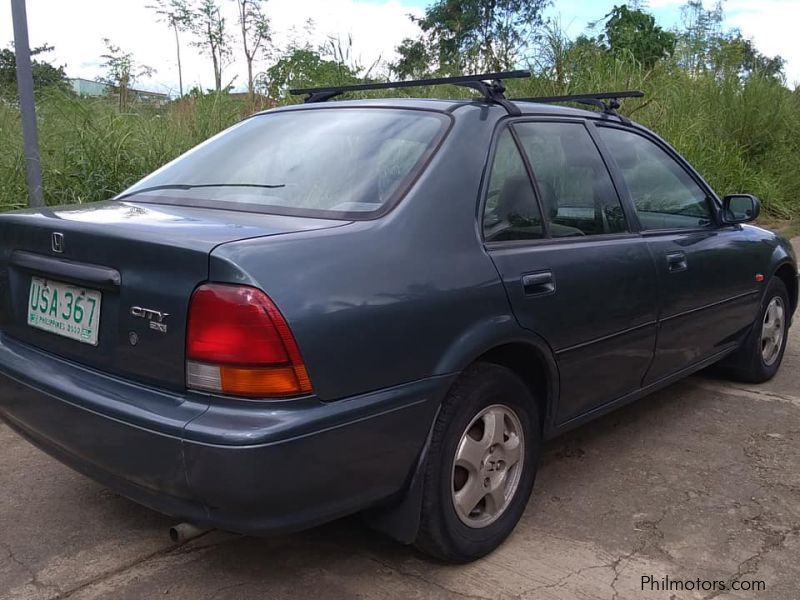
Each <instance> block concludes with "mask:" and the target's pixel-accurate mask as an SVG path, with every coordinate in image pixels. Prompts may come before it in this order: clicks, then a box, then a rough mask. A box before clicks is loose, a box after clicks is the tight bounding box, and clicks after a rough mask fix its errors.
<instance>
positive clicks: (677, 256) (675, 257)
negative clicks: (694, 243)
mask: <svg viewBox="0 0 800 600" xmlns="http://www.w3.org/2000/svg"><path fill="white" fill-rule="evenodd" d="M688 268H689V263H688V262H687V261H686V255H685V254H684V253H683V252H672V253H671V254H667V270H669V272H670V273H679V272H681V271H685V270H686V269H688Z"/></svg>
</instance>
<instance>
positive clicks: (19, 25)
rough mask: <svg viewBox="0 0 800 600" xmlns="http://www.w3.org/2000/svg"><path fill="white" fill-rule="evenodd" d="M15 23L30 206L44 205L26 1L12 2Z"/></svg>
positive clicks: (15, 0) (18, 79)
mask: <svg viewBox="0 0 800 600" xmlns="http://www.w3.org/2000/svg"><path fill="white" fill-rule="evenodd" d="M11 18H12V20H13V21H14V53H15V54H16V56H17V92H18V94H19V110H20V113H21V114H22V141H23V146H24V149H25V174H26V179H27V183H28V206H44V196H43V194H42V164H41V163H40V162H39V142H38V135H37V133H36V103H35V101H34V98H33V71H32V70H31V46H30V43H29V41H28V16H27V14H26V11H25V0H11Z"/></svg>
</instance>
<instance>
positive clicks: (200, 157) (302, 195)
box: [118, 108, 449, 219]
mask: <svg viewBox="0 0 800 600" xmlns="http://www.w3.org/2000/svg"><path fill="white" fill-rule="evenodd" d="M448 123H449V120H448V118H447V117H446V116H445V115H441V114H438V113H433V112H424V111H419V110H403V109H349V108H330V109H313V110H296V111H285V112H276V113H267V114H264V115H259V116H255V117H252V118H250V119H246V120H245V121H242V122H241V123H239V124H237V125H235V126H233V127H231V128H230V129H228V130H226V131H224V132H222V133H221V134H219V135H217V136H216V137H213V138H211V139H210V140H208V141H207V142H205V143H203V144H201V145H199V146H197V147H196V148H194V149H192V150H190V151H189V152H187V153H186V154H184V155H182V156H180V157H179V158H177V159H176V160H174V161H173V162H171V163H169V164H168V165H166V166H164V167H162V168H161V169H159V170H158V171H156V172H155V173H153V174H152V175H149V176H148V177H145V178H144V179H142V180H141V181H140V182H139V183H137V184H135V185H134V186H132V187H130V188H129V189H127V190H125V192H123V193H122V194H121V195H120V196H118V198H128V197H130V196H133V197H134V198H133V199H135V200H137V201H141V202H155V203H165V204H180V205H190V206H205V207H210V208H225V209H233V210H246V211H256V212H268V213H274V214H286V215H300V216H312V217H313V216H318V217H323V218H342V219H368V218H372V217H374V216H375V215H376V213H383V212H385V211H386V210H388V209H389V208H390V207H391V206H392V205H393V204H394V203H395V202H397V201H398V200H399V198H400V197H401V196H402V195H403V193H404V192H405V191H406V189H407V188H408V186H409V184H410V183H411V181H412V180H413V178H414V176H415V175H416V174H417V172H418V171H419V170H420V169H421V168H422V167H423V166H424V164H425V162H426V161H427V159H428V158H429V157H430V155H431V153H432V152H433V150H434V149H435V147H436V146H437V144H438V142H439V141H440V140H441V138H442V136H443V135H444V133H445V131H446V128H447V125H448Z"/></svg>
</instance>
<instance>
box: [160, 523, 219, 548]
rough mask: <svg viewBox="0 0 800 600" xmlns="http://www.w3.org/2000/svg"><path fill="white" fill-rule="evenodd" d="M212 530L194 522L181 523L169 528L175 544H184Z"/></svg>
mask: <svg viewBox="0 0 800 600" xmlns="http://www.w3.org/2000/svg"><path fill="white" fill-rule="evenodd" d="M209 531H211V528H210V527H200V526H199V525H194V524H193V523H179V524H178V525H173V526H172V527H170V528H169V539H170V540H172V541H173V543H175V544H184V543H186V542H188V541H189V540H193V539H194V538H197V537H200V536H201V535H203V534H204V533H207V532H209Z"/></svg>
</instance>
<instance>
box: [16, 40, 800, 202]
mask: <svg viewBox="0 0 800 600" xmlns="http://www.w3.org/2000/svg"><path fill="white" fill-rule="evenodd" d="M559 52H560V49H559V48H555V49H554V52H553V54H554V57H552V58H551V64H555V65H557V66H558V69H555V68H552V69H551V70H550V71H549V72H548V73H547V74H542V75H538V76H536V77H533V78H531V79H526V80H515V81H511V82H509V93H508V95H509V96H511V97H515V96H516V97H523V96H535V95H552V94H564V93H577V92H590V91H601V90H621V89H642V90H643V91H644V92H645V93H646V97H645V98H644V99H643V100H628V101H625V102H624V105H623V109H622V112H623V113H626V114H628V115H630V116H631V117H632V118H633V119H635V120H636V121H638V122H640V123H642V124H644V125H645V126H647V127H649V128H651V129H653V130H654V131H656V132H657V133H659V134H660V135H662V136H663V137H664V138H665V139H667V140H668V141H669V142H670V143H672V144H673V145H674V146H675V147H676V148H677V149H678V151H680V152H681V153H682V154H684V155H685V156H686V157H687V158H688V159H689V161H690V162H691V163H692V164H694V165H695V166H696V167H697V169H698V170H699V171H700V172H701V173H702V174H703V175H704V176H705V177H706V179H707V180H708V181H709V183H710V184H711V185H712V187H714V188H715V189H716V190H717V192H719V193H720V194H727V193H732V192H750V193H754V194H756V195H758V196H759V197H760V198H761V200H762V202H763V204H764V207H765V209H766V212H767V213H768V214H769V215H771V216H773V217H777V218H792V217H800V90H795V91H794V92H792V91H791V90H789V89H787V88H786V87H784V86H783V85H781V84H780V83H779V82H777V81H775V80H772V79H769V78H763V77H759V76H752V77H750V78H749V79H747V80H745V81H741V80H740V79H739V78H737V77H728V78H721V77H718V76H714V75H713V74H710V73H709V74H701V75H699V76H692V75H689V74H688V73H687V72H686V71H684V70H682V69H680V68H678V67H677V66H675V65H673V64H671V63H664V64H660V65H658V66H657V67H656V68H655V69H654V70H651V71H645V70H643V69H642V68H641V67H640V66H638V65H636V64H635V63H633V62H632V61H624V60H619V59H615V58H613V57H610V56H607V55H605V56H597V55H594V56H588V57H579V59H578V60H576V59H575V56H569V55H566V54H562V55H559V54H558V53H559ZM559 61H560V62H559ZM320 83H324V82H320ZM390 93H393V94H396V95H397V94H399V93H402V95H413V96H452V97H466V96H468V95H469V94H470V92H469V91H468V90H465V89H464V88H451V87H438V88H427V89H423V88H415V89H412V90H397V91H396V92H390ZM37 109H38V120H39V131H40V147H41V156H42V168H43V179H44V190H45V199H46V201H47V203H48V204H63V203H74V202H91V201H95V200H101V199H105V198H108V197H110V196H112V195H114V194H116V193H117V192H119V191H121V190H122V189H124V188H125V187H127V186H128V185H130V184H131V183H133V182H134V181H136V180H137V179H139V178H141V177H142V176H144V175H145V174H147V173H148V172H150V171H152V170H154V169H155V168H157V167H158V166H160V165H162V164H164V163H165V162H167V161H169V160H170V159H172V158H174V157H175V156H177V155H178V154H180V153H181V152H183V151H185V150H187V149H188V148H191V147H192V146H194V145H195V144H197V143H199V142H201V141H202V140H204V139H206V138H208V137H210V136H211V135H213V134H214V133H216V132H218V131H220V130H221V129H224V128H225V127H227V126H229V125H231V124H233V123H235V122H236V121H237V120H239V119H240V118H242V117H243V116H244V115H245V114H246V113H247V112H248V110H247V108H246V107H245V104H244V102H241V101H238V100H236V99H233V98H231V97H229V96H226V95H209V96H203V97H199V98H192V99H184V100H182V101H180V102H176V103H172V104H171V105H169V106H168V107H166V108H164V109H160V110H154V109H147V108H131V109H130V110H129V111H126V112H120V111H119V110H118V109H117V108H116V107H115V106H113V104H110V103H108V102H107V101H105V100H87V99H80V98H74V97H69V96H65V95H63V94H50V95H45V96H43V97H42V98H40V99H39V102H38V105H37ZM21 137H22V136H21V131H20V126H19V114H18V111H17V110H16V108H15V107H13V106H8V105H2V104H0V183H1V184H2V185H0V210H2V209H10V208H17V207H21V206H23V205H24V204H25V198H26V193H25V172H24V162H23V158H22V142H21Z"/></svg>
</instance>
